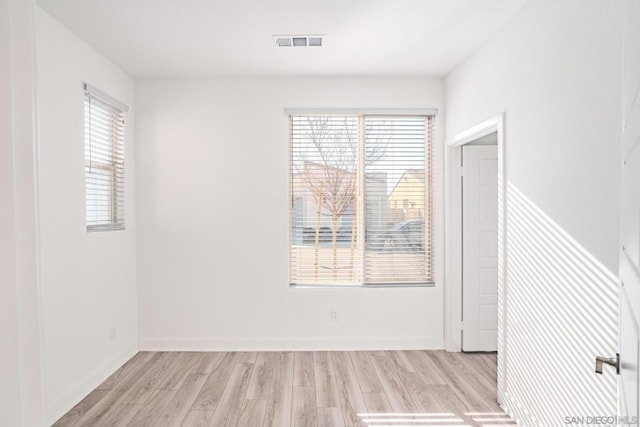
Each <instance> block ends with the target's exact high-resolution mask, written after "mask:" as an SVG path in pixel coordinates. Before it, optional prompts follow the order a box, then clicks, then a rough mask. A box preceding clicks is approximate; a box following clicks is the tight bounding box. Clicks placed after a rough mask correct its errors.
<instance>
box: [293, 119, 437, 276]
mask: <svg viewBox="0 0 640 427" xmlns="http://www.w3.org/2000/svg"><path fill="white" fill-rule="evenodd" d="M433 119H434V118H433V116H413V115H411V116H390V115H384V116H377V115H291V116H290V119H289V120H290V132H291V134H290V248H289V275H290V283H291V284H297V285H309V284H318V285H323V284H372V285H375V284H378V285H381V284H385V285H402V284H425V283H432V282H433V270H432V252H433V251H432V234H433V233H432V226H433V223H432V217H433V215H432V210H433V206H432V186H431V169H432V165H431V151H432V144H433V136H432V134H433V132H432V128H433Z"/></svg>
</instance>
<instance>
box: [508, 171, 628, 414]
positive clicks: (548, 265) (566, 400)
mask: <svg viewBox="0 0 640 427" xmlns="http://www.w3.org/2000/svg"><path fill="white" fill-rule="evenodd" d="M586 214H588V213H586ZM506 232H507V244H506V252H507V257H508V259H507V273H506V274H507V280H508V287H507V293H506V296H505V298H506V300H505V307H506V312H505V313H504V316H505V319H506V328H505V330H506V333H505V335H504V337H502V338H503V340H504V343H505V344H506V350H505V351H504V354H503V355H502V356H503V358H502V361H501V365H502V366H501V367H500V369H501V370H502V371H503V372H502V375H503V376H504V379H505V383H504V390H503V392H504V398H505V399H504V402H503V403H504V405H505V407H506V409H507V412H508V413H509V414H511V415H512V417H513V418H514V419H517V420H519V421H520V422H521V423H522V425H534V424H535V425H549V426H550V425H564V424H565V422H566V417H586V416H596V415H598V416H613V415H614V414H616V375H615V372H614V371H613V370H607V372H605V373H604V375H596V374H595V373H594V363H595V356H596V355H611V354H615V353H616V348H617V330H618V325H617V323H618V308H617V307H618V285H617V279H616V276H615V275H614V274H613V273H611V272H610V271H609V270H608V269H607V268H606V267H604V265H602V264H601V263H600V262H599V261H598V260H596V259H595V258H594V257H593V256H592V255H591V254H590V253H588V252H587V251H586V250H585V249H584V248H583V247H582V246H580V245H579V244H578V242H576V241H575V240H574V239H573V238H572V237H571V236H570V235H569V234H568V233H567V232H565V231H564V230H563V229H562V228H560V227H559V226H558V225H557V224H556V223H555V222H553V220H551V218H549V217H548V216H547V215H546V214H545V213H544V212H543V211H542V210H540V209H539V208H538V207H537V206H536V205H535V204H533V203H532V202H531V201H530V200H529V199H528V198H527V197H526V196H525V195H524V194H523V193H522V192H521V191H520V190H518V188H517V187H515V186H514V185H513V184H511V183H509V184H508V186H507V231H506ZM519 402H527V405H526V406H527V410H526V411H525V410H524V409H523V408H522V407H521V405H519Z"/></svg>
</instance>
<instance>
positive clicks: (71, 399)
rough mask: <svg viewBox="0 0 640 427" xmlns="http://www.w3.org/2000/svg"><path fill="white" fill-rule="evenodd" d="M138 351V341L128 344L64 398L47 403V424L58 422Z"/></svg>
mask: <svg viewBox="0 0 640 427" xmlns="http://www.w3.org/2000/svg"><path fill="white" fill-rule="evenodd" d="M137 352H138V343H135V342H134V343H131V344H129V345H127V346H126V347H125V348H124V349H123V350H122V351H120V352H118V353H117V354H115V355H114V356H113V357H111V358H110V359H109V360H107V361H106V362H105V363H103V364H102V365H101V366H99V367H97V368H96V369H94V370H93V372H91V373H90V374H89V375H87V376H86V377H85V379H84V380H83V381H81V382H80V383H79V384H77V385H74V386H73V388H72V389H71V391H69V392H68V393H67V394H66V395H64V396H63V397H62V398H60V399H58V400H57V401H55V402H53V403H52V404H49V405H47V409H46V411H47V412H46V415H45V419H46V420H47V425H51V424H53V423H54V422H56V421H57V420H58V419H59V418H60V417H61V416H63V415H64V414H66V413H67V412H68V411H69V410H70V409H71V408H73V407H74V406H75V405H76V404H77V403H78V402H80V401H81V400H82V399H84V398H85V397H86V396H87V395H88V394H89V393H91V391H93V389H95V388H96V387H97V386H99V385H100V384H101V383H102V382H103V381H104V380H105V379H107V378H108V377H109V375H111V374H113V373H114V372H115V371H116V370H117V369H118V368H119V367H120V366H122V365H123V364H124V363H125V362H126V361H127V360H129V359H131V358H132V357H133V356H134V355H135V354H136V353H137Z"/></svg>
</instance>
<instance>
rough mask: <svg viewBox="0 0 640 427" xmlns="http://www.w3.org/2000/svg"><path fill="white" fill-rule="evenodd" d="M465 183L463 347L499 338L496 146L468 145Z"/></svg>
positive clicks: (490, 347)
mask: <svg viewBox="0 0 640 427" xmlns="http://www.w3.org/2000/svg"><path fill="white" fill-rule="evenodd" d="M462 155H463V160H464V167H463V171H464V172H463V188H462V235H463V239H462V248H463V249H462V258H463V259H462V295H463V297H462V300H463V304H462V305H463V310H462V311H463V314H462V315H463V335H462V349H463V351H495V350H496V348H497V342H498V335H497V334H498V151H497V147H496V146H495V145H493V146H473V145H471V146H465V147H463V149H462Z"/></svg>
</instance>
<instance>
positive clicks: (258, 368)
mask: <svg viewBox="0 0 640 427" xmlns="http://www.w3.org/2000/svg"><path fill="white" fill-rule="evenodd" d="M495 395H496V355H495V354H479V353H478V354H465V353H446V352H444V351H352V352H259V353H256V352H234V353H197V352H141V353H138V354H137V355H135V356H134V357H133V358H132V359H131V360H129V361H128V362H127V363H126V364H124V366H122V367H121V368H120V369H119V370H118V371H116V372H115V373H114V374H113V375H111V376H110V377H109V378H108V379H107V380H105V381H104V382H103V383H102V384H101V385H100V386H98V387H97V388H96V389H95V390H94V391H93V392H91V393H90V394H89V395H88V396H87V397H86V398H85V399H84V400H82V401H81V402H80V403H78V404H77V405H76V406H75V407H74V408H73V409H71V410H70V411H69V412H68V413H67V414H65V415H64V416H63V417H62V418H60V420H58V421H57V422H56V423H55V424H54V426H56V427H62V426H91V427H94V426H154V427H155V426H251V427H254V426H278V427H280V426H305V427H306V426H318V427H321V426H331V427H334V426H400V425H405V426H407V425H410V426H430V427H434V426H453V427H456V426H483V427H489V426H502V425H515V424H514V423H513V422H512V421H511V420H510V419H509V417H508V416H507V415H506V414H504V413H503V411H502V410H501V409H500V407H499V406H498V404H497V403H496V398H495Z"/></svg>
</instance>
